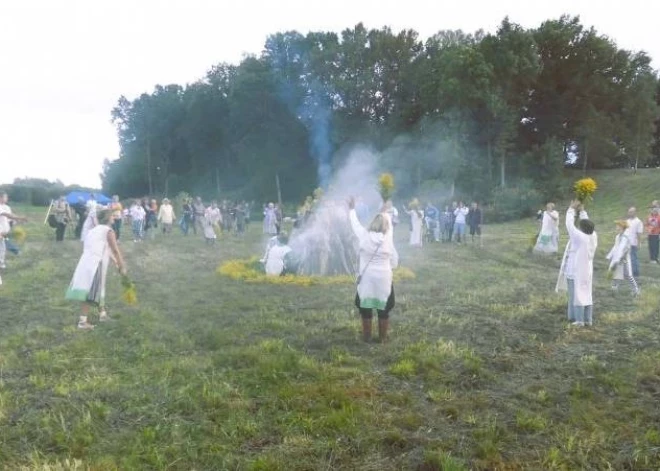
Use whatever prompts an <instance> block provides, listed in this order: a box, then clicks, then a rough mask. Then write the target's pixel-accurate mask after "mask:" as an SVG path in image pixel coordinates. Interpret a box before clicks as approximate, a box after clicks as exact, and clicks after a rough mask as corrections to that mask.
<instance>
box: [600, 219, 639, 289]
mask: <svg viewBox="0 0 660 471" xmlns="http://www.w3.org/2000/svg"><path fill="white" fill-rule="evenodd" d="M616 229H617V234H616V237H615V238H614V246H613V247H612V249H611V250H610V251H609V253H608V254H607V257H606V258H607V260H609V262H610V266H609V269H608V273H609V274H610V276H611V277H612V289H613V290H618V289H619V284H620V282H621V281H623V280H624V279H625V280H628V282H629V283H630V288H631V290H632V294H633V296H638V295H639V293H640V290H639V286H638V285H637V280H635V277H634V276H633V274H632V261H631V258H630V237H629V235H628V231H629V227H628V221H623V220H622V221H616Z"/></svg>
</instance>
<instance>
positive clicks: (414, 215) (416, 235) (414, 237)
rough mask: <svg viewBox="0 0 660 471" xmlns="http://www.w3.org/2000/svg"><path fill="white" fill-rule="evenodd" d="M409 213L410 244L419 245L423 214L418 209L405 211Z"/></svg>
mask: <svg viewBox="0 0 660 471" xmlns="http://www.w3.org/2000/svg"><path fill="white" fill-rule="evenodd" d="M406 212H407V213H408V214H409V215H410V221H411V225H412V231H411V232H410V245H413V246H417V247H421V246H422V223H423V216H422V215H421V213H420V211H417V210H414V209H413V210H412V211H406Z"/></svg>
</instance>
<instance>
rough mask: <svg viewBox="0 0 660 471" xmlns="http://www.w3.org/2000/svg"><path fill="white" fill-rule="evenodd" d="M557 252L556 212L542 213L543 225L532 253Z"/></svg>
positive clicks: (557, 221)
mask: <svg viewBox="0 0 660 471" xmlns="http://www.w3.org/2000/svg"><path fill="white" fill-rule="evenodd" d="M558 250H559V213H558V212H557V211H550V212H548V211H544V212H543V224H542V225H541V232H540V233H539V237H538V239H536V245H535V246H534V252H540V253H557V251H558Z"/></svg>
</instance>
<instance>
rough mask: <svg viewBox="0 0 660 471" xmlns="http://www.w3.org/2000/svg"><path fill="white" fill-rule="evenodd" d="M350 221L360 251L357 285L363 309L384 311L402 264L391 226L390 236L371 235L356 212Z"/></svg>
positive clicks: (375, 233)
mask: <svg viewBox="0 0 660 471" xmlns="http://www.w3.org/2000/svg"><path fill="white" fill-rule="evenodd" d="M386 217H387V219H388V220H389V219H390V218H389V216H386ZM349 219H350V222H351V227H352V228H353V233H354V234H355V236H356V237H357V238H358V241H359V248H360V252H359V266H358V276H360V279H359V283H358V285H357V292H358V296H359V297H360V307H361V308H364V309H380V310H384V309H385V308H386V306H387V300H388V299H389V297H390V293H391V292H392V270H393V269H394V268H396V267H397V265H398V263H399V255H398V253H397V251H396V248H395V247H394V238H393V236H392V230H391V226H390V230H389V231H388V232H387V234H381V233H380V232H369V231H367V230H366V229H365V228H364V227H363V226H362V224H360V221H359V220H358V217H357V213H356V212H355V210H354V209H353V210H351V211H350V213H349Z"/></svg>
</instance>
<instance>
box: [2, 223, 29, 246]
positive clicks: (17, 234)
mask: <svg viewBox="0 0 660 471" xmlns="http://www.w3.org/2000/svg"><path fill="white" fill-rule="evenodd" d="M7 237H9V238H10V239H11V240H13V241H14V242H16V243H17V244H22V243H23V242H25V239H26V238H27V232H26V231H25V229H23V228H22V227H21V226H16V225H15V226H14V227H13V228H12V230H11V231H10V232H9V234H8V236H7Z"/></svg>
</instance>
